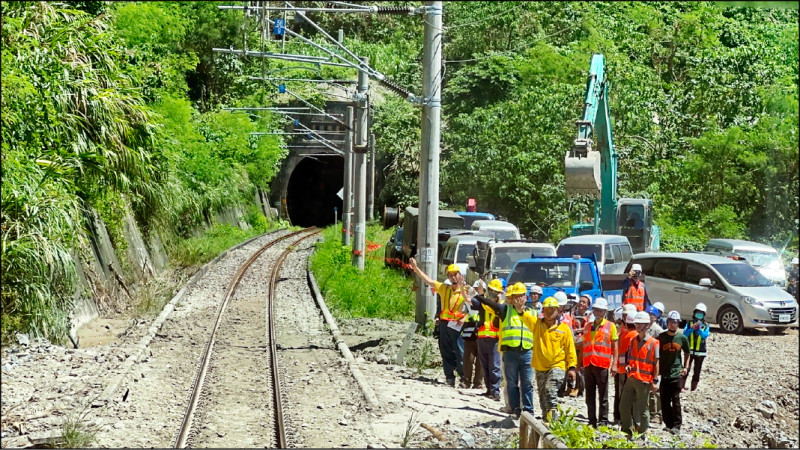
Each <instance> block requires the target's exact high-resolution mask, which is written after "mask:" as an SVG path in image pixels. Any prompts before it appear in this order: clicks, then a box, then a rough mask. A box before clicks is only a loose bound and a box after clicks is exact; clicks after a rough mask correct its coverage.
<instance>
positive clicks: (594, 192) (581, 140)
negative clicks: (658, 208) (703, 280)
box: [564, 54, 661, 253]
mask: <svg viewBox="0 0 800 450" xmlns="http://www.w3.org/2000/svg"><path fill="white" fill-rule="evenodd" d="M608 89H609V83H608V79H607V78H606V71H605V58H604V57H603V55H601V54H594V55H592V60H591V65H590V68H589V78H588V80H587V83H586V101H585V102H584V109H583V118H582V119H581V120H578V121H576V122H575V124H576V125H577V127H578V137H577V138H576V139H575V141H574V143H573V146H572V148H571V149H570V150H568V151H567V152H566V155H565V156H564V180H565V181H564V182H565V188H566V191H567V195H570V196H579V195H586V196H589V197H591V198H594V221H593V222H591V223H578V224H575V225H573V226H572V229H571V231H570V234H571V235H572V236H582V235H585V234H619V235H623V236H626V237H627V238H628V241H630V243H631V247H632V249H633V253H643V252H654V251H658V249H659V247H660V242H661V230H660V228H659V227H658V226H657V225H655V224H653V202H652V200H650V199H637V198H620V199H617V153H616V150H615V149H614V140H613V137H612V127H611V114H610V111H609V106H608V105H609V99H608ZM593 138H594V139H593ZM595 141H596V142H595Z"/></svg>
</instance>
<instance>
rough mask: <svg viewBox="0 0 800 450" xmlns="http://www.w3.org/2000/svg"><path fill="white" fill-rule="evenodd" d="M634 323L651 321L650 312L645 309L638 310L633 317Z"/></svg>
mask: <svg viewBox="0 0 800 450" xmlns="http://www.w3.org/2000/svg"><path fill="white" fill-rule="evenodd" d="M633 323H650V314H647V313H646V312H644V311H639V312H637V313H636V316H635V317H634V318H633Z"/></svg>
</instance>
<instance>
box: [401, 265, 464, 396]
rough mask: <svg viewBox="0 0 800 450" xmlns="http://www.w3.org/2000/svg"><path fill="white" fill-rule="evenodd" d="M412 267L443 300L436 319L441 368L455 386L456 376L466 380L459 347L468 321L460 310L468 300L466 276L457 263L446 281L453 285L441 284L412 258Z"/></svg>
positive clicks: (462, 355) (448, 273)
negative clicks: (462, 332) (462, 331)
mask: <svg viewBox="0 0 800 450" xmlns="http://www.w3.org/2000/svg"><path fill="white" fill-rule="evenodd" d="M409 263H411V268H412V269H413V270H414V272H416V274H417V275H419V277H420V278H421V279H422V281H423V282H425V284H427V285H428V286H430V287H432V288H433V289H434V290H435V291H436V293H437V294H439V297H440V298H441V299H442V305H441V308H440V312H439V314H438V316H437V318H436V320H435V324H436V325H435V326H437V327H439V353H440V354H441V356H442V368H443V369H444V376H445V378H446V380H447V384H448V385H450V386H453V387H455V385H456V373H458V376H459V378H463V377H464V368H463V366H462V364H463V357H464V354H463V349H462V347H461V346H460V345H458V341H459V338H460V337H461V327H462V326H464V322H465V321H466V320H467V315H466V314H464V312H463V308H462V307H461V306H462V305H463V304H464V302H465V301H466V299H467V292H468V288H467V286H465V285H464V276H463V275H462V274H461V269H459V267H458V266H457V265H455V264H450V265H449V266H447V278H448V279H449V280H450V283H451V284H444V283H440V282H438V281H436V280H434V279H433V278H431V277H429V276H428V274H426V273H425V272H423V271H422V270H420V268H419V267H418V266H417V261H416V260H415V259H414V258H410V259H409Z"/></svg>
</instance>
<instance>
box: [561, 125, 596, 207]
mask: <svg viewBox="0 0 800 450" xmlns="http://www.w3.org/2000/svg"><path fill="white" fill-rule="evenodd" d="M564 179H565V183H566V190H567V195H589V196H591V197H594V198H599V197H600V191H601V187H602V182H601V180H600V152H598V151H593V150H592V149H591V141H589V140H583V139H576V140H575V145H574V146H573V148H572V150H570V151H568V152H567V153H566V155H565V156H564Z"/></svg>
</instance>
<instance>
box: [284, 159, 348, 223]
mask: <svg viewBox="0 0 800 450" xmlns="http://www.w3.org/2000/svg"><path fill="white" fill-rule="evenodd" d="M343 184H344V158H342V157H340V156H318V157H314V158H304V159H303V160H302V161H300V162H299V163H298V164H297V166H296V167H295V168H294V170H293V171H292V174H291V175H290V177H289V184H288V186H287V188H286V209H287V210H288V213H289V220H290V221H291V222H292V225H297V226H301V227H310V226H316V227H325V226H328V225H331V224H333V217H334V216H333V214H334V213H333V208H336V211H337V212H336V220H338V221H341V220H342V199H340V198H339V196H338V195H336V194H337V193H338V192H339V190H340V189H342V185H343Z"/></svg>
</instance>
